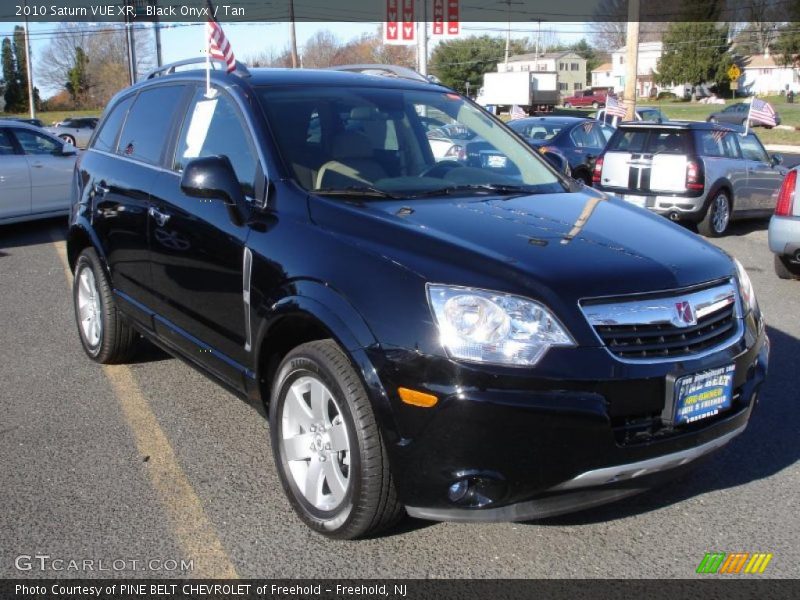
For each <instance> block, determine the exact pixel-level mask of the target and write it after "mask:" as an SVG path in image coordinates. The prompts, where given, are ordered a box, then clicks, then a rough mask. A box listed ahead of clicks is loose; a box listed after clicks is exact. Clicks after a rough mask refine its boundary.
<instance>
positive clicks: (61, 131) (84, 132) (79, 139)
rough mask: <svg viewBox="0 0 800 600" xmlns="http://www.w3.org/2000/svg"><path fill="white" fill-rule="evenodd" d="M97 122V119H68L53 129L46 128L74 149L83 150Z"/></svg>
mask: <svg viewBox="0 0 800 600" xmlns="http://www.w3.org/2000/svg"><path fill="white" fill-rule="evenodd" d="M97 121H98V119H97V117H80V118H69V119H65V120H63V121H61V122H60V123H59V124H58V125H55V126H54V127H48V131H50V132H51V133H53V134H54V135H57V136H58V137H60V138H61V139H62V140H64V141H65V142H70V143H71V144H72V145H73V146H75V147H76V148H85V147H86V145H87V144H88V143H89V138H91V137H92V134H93V133H94V130H95V127H97Z"/></svg>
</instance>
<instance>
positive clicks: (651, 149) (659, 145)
mask: <svg viewBox="0 0 800 600" xmlns="http://www.w3.org/2000/svg"><path fill="white" fill-rule="evenodd" d="M608 149H609V151H617V152H641V153H643V154H689V153H691V145H690V136H689V132H688V131H687V130H684V129H620V130H619V131H618V132H617V134H616V135H615V136H614V137H613V138H612V139H611V142H610V143H609V146H608Z"/></svg>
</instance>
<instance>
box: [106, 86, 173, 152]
mask: <svg viewBox="0 0 800 600" xmlns="http://www.w3.org/2000/svg"><path fill="white" fill-rule="evenodd" d="M183 92H184V87H183V86H179V85H170V86H160V87H156V88H150V89H147V90H144V91H142V92H141V93H140V94H139V96H137V98H136V101H135V102H134V103H133V107H131V110H130V112H129V113H128V119H127V120H126V121H125V126H124V127H123V129H122V135H121V136H120V138H119V146H118V153H120V154H123V155H125V156H128V157H130V158H133V159H136V160H142V161H144V162H148V163H152V164H158V163H159V162H161V155H162V153H163V152H164V144H165V143H166V140H167V138H168V135H167V134H168V133H169V129H170V126H171V125H172V123H173V117H174V113H175V109H176V108H177V106H178V102H179V101H180V99H181V96H182V95H183Z"/></svg>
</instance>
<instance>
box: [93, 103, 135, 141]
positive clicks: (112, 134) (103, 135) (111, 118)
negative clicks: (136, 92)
mask: <svg viewBox="0 0 800 600" xmlns="http://www.w3.org/2000/svg"><path fill="white" fill-rule="evenodd" d="M131 102H133V96H128V97H127V98H125V99H124V100H122V101H120V102H118V103H117V105H116V106H115V107H114V109H113V110H112V111H111V114H109V115H108V116H107V117H106V119H105V121H103V126H102V127H101V128H100V133H99V135H98V136H97V137H96V138H95V140H94V143H93V144H92V147H93V148H97V149H98V150H104V151H105V152H114V151H116V149H117V135H118V134H119V130H120V128H121V127H122V123H123V122H124V121H125V115H127V114H128V108H130V105H131Z"/></svg>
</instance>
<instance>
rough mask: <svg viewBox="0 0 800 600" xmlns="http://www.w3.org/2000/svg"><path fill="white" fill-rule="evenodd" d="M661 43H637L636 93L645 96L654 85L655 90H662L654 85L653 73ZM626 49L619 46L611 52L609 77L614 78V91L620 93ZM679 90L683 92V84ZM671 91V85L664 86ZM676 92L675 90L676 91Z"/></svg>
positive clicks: (623, 76) (622, 88) (622, 83)
mask: <svg viewBox="0 0 800 600" xmlns="http://www.w3.org/2000/svg"><path fill="white" fill-rule="evenodd" d="M662 50H663V44H662V43H661V42H643V43H641V44H639V60H638V62H637V64H636V95H637V96H644V97H647V96H649V95H650V91H651V90H652V89H653V88H654V87H656V91H657V92H660V91H662V90H661V88H660V87H658V86H656V84H655V82H654V77H653V75H654V74H655V73H657V72H658V60H659V59H660V58H661V52H662ZM626 54H627V50H626V49H625V48H624V47H623V48H619V49H618V50H616V51H614V52H612V53H611V65H612V67H611V78H612V79H613V80H614V91H616V92H617V93H621V92H623V91H624V90H625V69H626V68H627V67H626V65H625V57H626ZM680 87H681V92H683V89H682V88H683V86H680ZM666 89H668V90H669V91H673V88H672V87H668V88H666ZM676 93H677V92H676Z"/></svg>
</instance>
